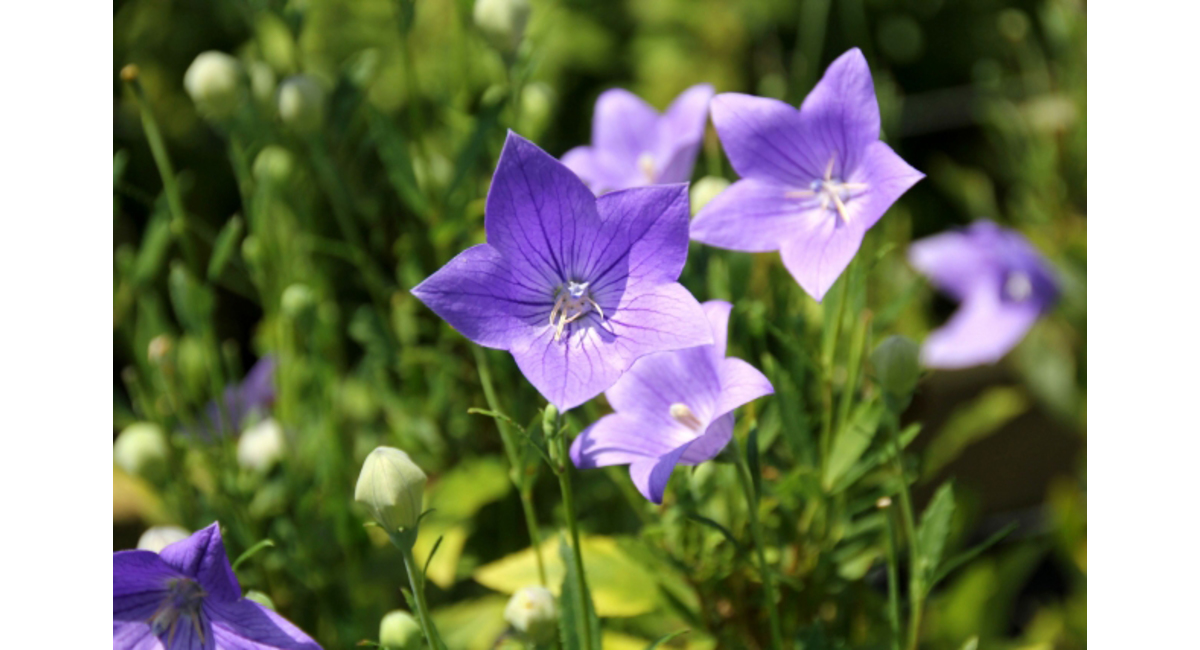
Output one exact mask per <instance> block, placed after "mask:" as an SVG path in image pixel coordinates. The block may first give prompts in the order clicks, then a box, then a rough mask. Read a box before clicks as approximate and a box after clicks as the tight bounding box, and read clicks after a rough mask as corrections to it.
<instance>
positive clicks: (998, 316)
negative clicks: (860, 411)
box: [908, 221, 1058, 368]
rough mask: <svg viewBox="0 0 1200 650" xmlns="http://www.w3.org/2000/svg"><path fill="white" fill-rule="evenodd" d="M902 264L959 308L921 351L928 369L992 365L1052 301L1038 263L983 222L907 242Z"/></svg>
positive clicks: (1052, 287) (1017, 239) (1016, 241)
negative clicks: (905, 263)
mask: <svg viewBox="0 0 1200 650" xmlns="http://www.w3.org/2000/svg"><path fill="white" fill-rule="evenodd" d="M908 259H909V261H910V262H911V263H912V265H913V266H914V267H915V268H916V269H917V270H918V271H920V272H921V273H923V274H925V275H926V276H929V279H930V280H932V281H933V284H934V285H935V286H937V287H938V288H939V289H941V290H942V291H944V292H945V293H947V294H949V295H950V296H951V297H953V298H955V299H956V300H958V301H959V302H960V303H962V304H961V306H960V307H959V309H958V311H957V312H955V314H954V316H952V317H951V318H950V320H949V321H948V322H947V323H946V324H945V325H944V326H943V327H942V328H941V329H938V330H936V331H934V332H933V333H931V334H930V335H929V338H927V339H925V343H924V344H923V345H922V346H921V362H922V363H924V364H925V365H926V366H929V367H931V368H963V367H967V366H975V365H979V364H984V363H995V362H996V361H999V360H1000V358H1001V357H1003V356H1004V355H1005V353H1007V352H1008V351H1009V350H1011V349H1012V348H1013V346H1015V345H1016V344H1017V343H1019V342H1020V341H1021V338H1022V337H1024V336H1025V333H1026V332H1028V331H1029V328H1030V327H1032V326H1033V324H1034V322H1035V321H1037V319H1038V317H1039V316H1041V315H1042V314H1044V313H1045V312H1046V311H1047V310H1049V309H1050V307H1051V306H1052V305H1053V304H1054V302H1055V300H1057V299H1058V283H1057V281H1056V280H1055V278H1054V275H1053V273H1052V271H1051V270H1050V267H1049V265H1048V264H1047V263H1046V261H1045V259H1043V258H1042V256H1041V255H1040V254H1039V253H1038V252H1037V250H1036V249H1034V248H1033V246H1031V245H1030V244H1029V242H1028V241H1026V240H1025V238H1024V237H1022V236H1021V235H1020V234H1019V233H1017V232H1015V231H1012V230H1008V229H1005V228H1001V227H1000V226H997V225H996V224H994V223H992V222H990V221H978V222H976V223H974V224H972V225H971V226H970V227H969V228H966V229H964V230H960V231H955V232H948V233H943V234H940V235H934V236H933V237H927V238H925V239H922V240H920V241H917V242H914V243H913V244H912V246H911V247H909V249H908Z"/></svg>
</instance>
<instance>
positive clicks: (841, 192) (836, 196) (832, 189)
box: [786, 155, 867, 223]
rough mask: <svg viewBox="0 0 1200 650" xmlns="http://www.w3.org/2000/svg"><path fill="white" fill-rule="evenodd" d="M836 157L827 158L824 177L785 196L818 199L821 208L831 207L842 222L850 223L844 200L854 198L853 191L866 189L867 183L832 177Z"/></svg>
mask: <svg viewBox="0 0 1200 650" xmlns="http://www.w3.org/2000/svg"><path fill="white" fill-rule="evenodd" d="M836 159H837V156H836V155H834V156H831V157H830V158H829V164H828V165H826V166H825V177H824V178H818V179H816V180H814V181H813V182H811V183H809V184H808V189H807V190H795V191H792V192H788V193H787V195H786V196H787V198H789V199H813V198H815V199H818V200H820V201H821V210H828V209H829V208H830V207H833V208H834V209H835V210H837V214H838V216H839V217H841V219H842V223H850V216H849V215H848V214H847V213H846V202H847V201H849V200H850V199H852V198H854V194H853V193H854V192H858V191H861V190H865V189H867V184H866V183H847V182H845V181H843V180H842V179H840V178H834V176H833V163H834V161H835V160H836Z"/></svg>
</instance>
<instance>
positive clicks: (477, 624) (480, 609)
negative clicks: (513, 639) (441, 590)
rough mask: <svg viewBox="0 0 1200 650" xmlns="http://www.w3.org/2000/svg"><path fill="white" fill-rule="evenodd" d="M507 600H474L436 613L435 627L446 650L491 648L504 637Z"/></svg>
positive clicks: (495, 597)
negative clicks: (453, 649)
mask: <svg viewBox="0 0 1200 650" xmlns="http://www.w3.org/2000/svg"><path fill="white" fill-rule="evenodd" d="M507 604H508V599H507V598H505V597H502V596H497V595H494V594H492V595H488V596H484V597H482V598H478V599H475V600H468V601H463V602H458V603H455V604H453V605H449V606H446V607H442V608H440V609H436V610H434V611H433V614H432V616H433V624H434V625H436V626H437V628H438V633H439V634H440V635H441V636H442V641H443V642H444V643H445V646H446V647H450V648H456V649H462V650H485V649H488V648H492V647H493V646H494V644H495V643H496V639H497V638H499V637H500V635H502V634H504V631H505V630H506V629H507V628H508V623H506V622H505V621H504V606H505V605H507Z"/></svg>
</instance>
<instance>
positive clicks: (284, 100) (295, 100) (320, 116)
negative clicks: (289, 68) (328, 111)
mask: <svg viewBox="0 0 1200 650" xmlns="http://www.w3.org/2000/svg"><path fill="white" fill-rule="evenodd" d="M277 101H278V104H279V119H281V120H283V123H284V124H286V125H288V126H289V127H291V128H293V129H295V130H296V131H298V132H300V133H312V132H313V131H316V130H317V129H319V128H320V127H321V124H322V123H323V122H324V121H325V89H324V88H322V87H321V84H320V82H318V81H317V80H316V78H314V77H312V76H311V75H306V74H298V75H294V76H291V77H288V78H287V79H284V80H283V83H281V84H279V95H278V98H277Z"/></svg>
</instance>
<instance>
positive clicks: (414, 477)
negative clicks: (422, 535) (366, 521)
mask: <svg viewBox="0 0 1200 650" xmlns="http://www.w3.org/2000/svg"><path fill="white" fill-rule="evenodd" d="M424 492H425V472H422V471H421V468H420V467H417V465H416V463H414V462H412V459H411V458H409V457H408V454H406V453H404V452H402V451H400V450H399V449H395V448H393V447H376V448H375V451H372V452H371V453H370V454H367V459H366V460H365V461H363V467H362V472H361V473H360V474H359V475H358V485H356V486H355V487H354V500H355V501H357V502H359V503H361V504H363V505H365V506H367V508H368V509H369V510H370V511H371V517H373V518H374V519H375V521H377V522H379V525H380V526H383V529H384V530H385V531H387V533H388V534H389V535H393V534H395V533H396V532H397V531H400V530H403V529H410V528H413V527H414V526H416V525H417V519H418V518H419V517H420V516H421V501H422V497H423V496H424Z"/></svg>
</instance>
